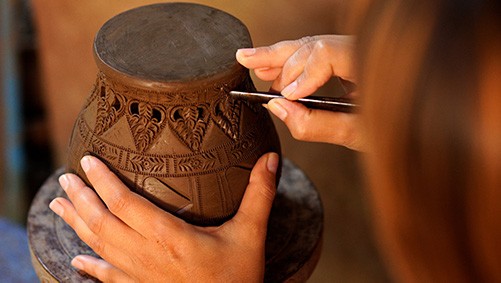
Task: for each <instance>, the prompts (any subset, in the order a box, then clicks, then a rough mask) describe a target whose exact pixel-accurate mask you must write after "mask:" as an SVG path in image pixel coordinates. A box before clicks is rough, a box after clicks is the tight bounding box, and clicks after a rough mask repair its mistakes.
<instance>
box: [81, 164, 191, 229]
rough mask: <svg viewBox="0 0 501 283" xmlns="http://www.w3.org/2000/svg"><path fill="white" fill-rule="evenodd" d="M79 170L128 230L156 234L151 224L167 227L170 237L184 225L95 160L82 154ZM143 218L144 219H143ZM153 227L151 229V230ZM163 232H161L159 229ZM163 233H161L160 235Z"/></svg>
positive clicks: (184, 225)
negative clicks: (81, 170) (129, 228)
mask: <svg viewBox="0 0 501 283" xmlns="http://www.w3.org/2000/svg"><path fill="white" fill-rule="evenodd" d="M81 165H82V169H83V170H84V171H85V174H86V175H87V178H88V179H89V181H90V182H91V184H92V185H93V187H94V189H95V190H96V191H97V193H98V194H99V196H100V197H101V199H102V200H103V201H104V202H105V203H106V205H107V207H108V209H109V210H110V211H111V212H112V213H113V214H114V215H116V216H117V217H118V218H120V219H121V220H122V221H123V222H125V223H126V224H127V225H128V226H130V227H131V228H132V229H134V230H136V231H137V232H138V233H141V234H142V235H143V236H144V237H146V238H151V237H152V236H154V237H156V236H158V235H156V233H157V230H155V227H165V226H167V227H170V228H172V229H170V230H169V231H170V232H171V233H172V235H171V236H172V237H174V238H175V237H177V236H179V235H178V234H175V233H176V232H178V231H179V232H181V231H182V230H183V228H185V227H186V223H185V222H184V221H182V220H181V219H179V218H177V217H175V216H173V215H171V214H169V213H168V212H165V211H163V210H161V209H160V208H158V207H157V206H155V205H154V204H153V203H151V202H150V201H148V200H146V199H145V198H143V197H142V196H140V195H138V194H136V193H134V192H132V191H131V190H130V189H129V188H128V187H127V186H125V185H124V184H123V182H122V181H121V180H120V179H119V178H118V177H117V176H116V175H115V174H114V173H113V172H111V171H110V170H109V169H108V167H107V166H106V165H105V164H104V163H103V162H101V161H100V160H99V159H97V158H96V157H93V156H90V155H88V156H84V157H83V158H82V160H81ZM146 219H147V221H145V220H146ZM152 227H153V229H152ZM162 232H164V231H162ZM164 236H165V235H164Z"/></svg>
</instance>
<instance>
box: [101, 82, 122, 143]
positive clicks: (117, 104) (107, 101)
mask: <svg viewBox="0 0 501 283" xmlns="http://www.w3.org/2000/svg"><path fill="white" fill-rule="evenodd" d="M96 88H97V89H96V91H97V92H99V93H98V95H97V97H96V99H97V117H96V128H95V133H96V134H97V135H102V134H103V133H104V132H106V131H107V130H108V129H109V128H111V127H112V126H113V125H114V124H115V123H116V122H117V121H118V119H120V118H121V117H122V116H123V115H124V113H125V101H126V99H125V97H124V96H122V95H120V94H118V93H115V92H114V91H113V90H112V89H110V88H109V87H108V86H107V85H105V84H104V83H101V84H99V85H97V86H96Z"/></svg>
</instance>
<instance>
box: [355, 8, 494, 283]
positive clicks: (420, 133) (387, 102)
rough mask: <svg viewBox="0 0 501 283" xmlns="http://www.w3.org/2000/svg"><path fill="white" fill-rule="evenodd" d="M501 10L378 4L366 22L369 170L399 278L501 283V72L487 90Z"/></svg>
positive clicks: (383, 238) (362, 66)
mask: <svg viewBox="0 0 501 283" xmlns="http://www.w3.org/2000/svg"><path fill="white" fill-rule="evenodd" d="M499 8H500V5H499V4H497V3H496V1H460V0H456V1H454V0H415V1H412V0H400V1H374V3H372V5H371V8H369V13H368V15H367V18H366V21H365V23H364V24H363V25H362V29H361V33H360V35H359V43H358V46H359V50H358V57H357V58H358V73H359V76H360V78H359V83H360V89H361V93H362V95H363V100H364V101H363V109H364V112H363V115H364V116H365V127H366V128H367V132H368V139H369V143H370V153H368V154H367V158H366V164H367V167H368V168H367V169H368V170H367V172H368V177H369V184H370V187H371V196H372V200H373V208H374V215H375V219H374V220H375V224H376V228H377V231H378V235H379V236H380V237H379V239H380V243H381V248H382V252H383V253H385V254H386V256H387V258H388V260H389V266H390V270H391V271H392V272H393V274H394V276H395V277H396V278H397V279H400V280H403V281H414V282H479V281H493V280H497V281H499V280H501V114H495V113H496V111H498V113H501V92H499V91H500V89H501V77H500V76H501V73H498V74H497V75H498V77H499V78H497V81H496V82H494V81H493V80H491V82H487V81H486V78H487V77H488V76H486V74H491V76H490V78H491V79H493V78H495V76H493V73H492V72H495V71H493V70H497V71H500V68H501V54H500V53H501V38H500V37H501V19H500V18H501V17H500V16H499V15H501V9H499ZM486 58H490V59H489V60H486ZM491 64H492V66H493V67H492V68H493V70H490V67H488V65H491ZM496 68H497V69H496ZM489 83H490V84H492V85H493V86H492V87H490V88H489V89H487V88H486V85H487V84H489ZM485 101H490V102H489V104H486V103H485ZM491 104H495V105H491ZM486 106H488V107H486ZM493 109H495V110H496V111H494V110H493ZM486 143H489V144H486ZM486 201H487V202H489V205H485V202H486Z"/></svg>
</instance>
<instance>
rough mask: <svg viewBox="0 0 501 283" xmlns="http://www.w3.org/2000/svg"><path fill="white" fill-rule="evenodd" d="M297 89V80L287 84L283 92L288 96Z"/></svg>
mask: <svg viewBox="0 0 501 283" xmlns="http://www.w3.org/2000/svg"><path fill="white" fill-rule="evenodd" d="M296 89H297V81H293V82H292V83H291V84H289V85H288V86H286V87H285V88H284V89H283V90H282V92H281V93H282V95H283V96H285V97H288V96H289V95H291V94H293V93H294V92H295V91H296Z"/></svg>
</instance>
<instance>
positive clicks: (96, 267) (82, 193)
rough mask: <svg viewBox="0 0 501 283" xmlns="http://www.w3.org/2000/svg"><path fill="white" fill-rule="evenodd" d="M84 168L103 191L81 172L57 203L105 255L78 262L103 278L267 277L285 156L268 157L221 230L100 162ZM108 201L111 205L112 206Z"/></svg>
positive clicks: (68, 178) (66, 181)
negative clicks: (189, 219)
mask: <svg viewBox="0 0 501 283" xmlns="http://www.w3.org/2000/svg"><path fill="white" fill-rule="evenodd" d="M81 164H82V168H83V169H84V171H85V172H86V175H87V177H88V179H89V180H90V182H91V183H92V185H93V187H94V189H95V190H96V192H97V194H98V195H99V196H100V197H101V199H102V200H103V201H104V204H103V202H102V201H101V199H99V197H98V195H97V194H96V193H95V192H94V191H93V190H92V189H90V188H89V187H87V186H86V185H85V184H84V183H83V181H82V180H81V179H80V178H78V176H77V175H74V174H65V175H62V176H61V177H60V179H59V182H60V184H61V186H62V187H63V189H64V190H65V191H66V193H67V195H68V197H69V199H70V200H71V201H70V200H67V199H65V198H56V199H54V200H53V201H52V202H51V203H50V208H51V209H52V210H53V211H54V212H55V213H56V214H58V215H59V216H61V217H62V218H63V219H64V221H66V223H68V224H69V225H70V226H71V227H72V228H73V229H74V230H75V231H76V233H77V234H78V236H79V237H80V238H81V239H82V240H83V241H84V242H85V243H87V244H88V245H89V246H90V247H91V248H92V249H93V250H94V251H95V252H96V253H97V254H99V255H100V256H101V257H102V258H103V259H97V258H94V257H91V256H87V255H79V256H76V257H75V258H74V259H73V260H72V265H73V266H75V267H76V268H77V269H79V270H82V271H84V272H86V273H87V274H89V275H92V276H94V277H96V278H97V279H99V280H101V281H103V282H138V281H144V282H166V281H169V282H170V281H173V282H187V281H197V282H214V281H218V282H229V281H242V282H260V281H262V280H263V276H264V248H265V238H266V228H267V222H268V216H269V213H270V209H271V205H272V202H273V198H274V196H275V174H276V170H277V167H278V155H277V154H276V153H269V154H266V155H264V156H263V157H261V158H260V159H259V160H258V162H257V163H256V165H255V167H254V169H253V170H252V173H251V175H250V180H249V185H248V186H247V189H246V192H245V195H244V197H243V200H242V203H241V205H240V208H239V210H238V212H237V214H236V215H235V216H234V217H233V218H232V219H230V220H228V221H227V222H225V223H224V224H223V225H221V226H219V227H198V226H193V225H190V224H188V223H186V222H184V221H183V220H181V219H179V218H177V217H175V216H173V215H171V214H169V213H168V212H165V211H163V210H161V209H160V208H158V207H156V206H155V205H153V204H152V203H150V202H149V201H148V200H146V199H144V198H143V197H141V196H139V195H137V194H135V193H133V192H131V191H130V190H129V189H128V188H127V187H126V186H125V185H124V184H123V183H122V182H121V181H120V179H118V178H117V177H116V176H115V175H114V174H113V173H112V172H111V171H110V170H109V169H108V168H107V167H106V165H104V164H103V163H102V162H101V161H99V160H98V159H97V158H95V157H91V156H85V157H84V158H83V159H82V161H81ZM105 205H106V206H105Z"/></svg>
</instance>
